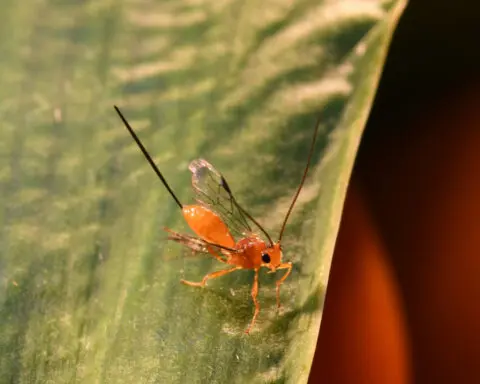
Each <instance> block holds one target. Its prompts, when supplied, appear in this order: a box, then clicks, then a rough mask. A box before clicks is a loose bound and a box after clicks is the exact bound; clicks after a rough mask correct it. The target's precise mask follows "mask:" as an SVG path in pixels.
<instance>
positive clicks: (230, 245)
mask: <svg viewBox="0 0 480 384" xmlns="http://www.w3.org/2000/svg"><path fill="white" fill-rule="evenodd" d="M114 108H115V110H116V111H117V113H118V115H119V116H120V118H121V119H122V121H123V123H124V124H125V126H126V128H127V129H128V131H129V132H130V134H131V135H132V137H133V139H134V140H135V142H136V143H137V145H138V146H139V148H140V149H141V151H142V152H143V155H144V156H145V158H146V159H147V161H148V162H149V163H150V165H151V166H152V168H153V170H154V171H155V173H156V174H157V176H158V177H159V178H160V180H161V181H162V183H163V185H164V186H165V188H166V189H167V191H168V192H169V193H170V195H171V196H172V197H173V199H174V200H175V202H176V203H177V205H178V206H179V207H180V209H181V210H182V213H183V217H184V218H185V220H186V222H187V224H188V226H189V227H190V228H191V229H192V231H193V232H194V233H195V234H196V235H197V236H191V235H187V234H181V233H177V232H174V231H172V230H170V229H168V228H164V229H165V231H167V232H168V233H169V235H168V239H169V240H173V241H176V242H177V243H180V244H183V245H185V246H186V247H188V248H190V249H191V250H192V251H194V252H195V253H204V254H208V255H210V256H213V257H214V258H215V259H217V260H218V261H219V262H221V263H223V264H227V265H229V266H230V268H227V269H223V270H220V271H216V272H212V273H209V274H208V275H206V276H204V278H203V279H202V281H200V282H192V281H186V280H181V282H182V283H183V284H186V285H190V286H193V287H204V286H205V284H206V283H207V281H208V280H210V279H215V278H217V277H220V276H224V275H226V274H228V273H231V272H234V271H236V270H239V269H253V270H254V272H255V276H254V280H253V286H252V292H251V293H252V299H253V303H254V305H255V312H254V314H253V318H252V320H251V322H250V325H249V326H248V328H247V329H246V331H245V333H247V334H248V333H250V330H251V329H252V327H253V325H254V324H255V320H256V319H257V316H258V313H259V312H260V305H259V303H258V300H257V295H258V271H259V270H260V268H261V267H266V268H268V269H270V271H269V272H268V273H274V272H276V271H277V270H278V269H286V272H285V274H284V275H283V276H282V277H281V278H280V279H279V280H277V282H276V295H277V308H280V285H282V283H283V282H284V281H285V279H286V278H287V277H288V275H290V272H291V271H292V263H291V262H282V256H283V254H282V246H281V240H282V236H283V232H284V230H285V226H286V224H287V220H288V217H289V216H290V213H291V212H292V209H293V206H294V205H295V202H296V201H297V198H298V195H299V194H300V191H301V190H302V187H303V184H304V182H305V178H306V177H307V172H308V169H309V167H310V161H311V159H312V154H313V150H314V147H315V141H316V138H317V132H318V127H319V125H320V118H319V119H318V121H317V123H316V125H315V129H314V132H313V138H312V142H311V145H310V151H309V154H308V159H307V164H306V166H305V170H304V171H303V176H302V179H301V181H300V185H299V186H298V189H297V191H296V193H295V195H294V197H293V200H292V202H291V204H290V207H289V208H288V211H287V214H286V215H285V219H284V220H283V224H282V227H281V229H280V234H279V235H278V240H277V241H276V242H274V241H273V240H272V238H271V237H270V235H269V234H268V233H267V231H266V230H265V229H264V228H263V227H262V226H261V225H260V224H259V223H258V221H257V220H255V219H254V218H253V217H252V216H251V215H250V214H249V213H248V212H246V211H245V209H243V208H242V207H241V206H240V205H239V204H238V202H237V200H236V199H235V197H233V194H232V191H231V189H230V187H229V185H228V183H227V181H226V180H225V178H224V177H223V176H222V175H221V174H220V173H219V172H218V171H217V170H216V169H215V168H214V167H213V166H212V165H211V164H210V163H208V162H207V161H206V160H203V159H196V160H193V161H192V162H191V163H190V165H189V167H188V168H189V170H190V171H191V172H192V186H193V190H194V192H195V199H196V201H197V204H192V205H183V204H182V203H181V202H180V200H179V199H178V198H177V196H175V194H174V193H173V191H172V189H171V188H170V186H169V185H168V183H167V181H166V180H165V178H164V177H163V175H162V173H161V172H160V170H159V169H158V167H157V166H156V165H155V163H154V162H153V160H152V158H151V156H150V155H149V153H148V152H147V150H146V149H145V147H144V146H143V144H142V142H141V141H140V140H139V138H138V137H137V135H136V134H135V132H134V131H133V129H132V127H131V126H130V124H129V123H128V121H127V120H126V119H125V117H124V116H123V114H122V113H121V112H120V110H119V109H118V107H116V106H114ZM253 226H254V227H257V228H258V229H259V230H260V231H261V232H262V233H263V235H264V236H265V239H262V238H261V237H260V235H259V234H258V233H256V232H255V231H254V230H253V229H252V227H253Z"/></svg>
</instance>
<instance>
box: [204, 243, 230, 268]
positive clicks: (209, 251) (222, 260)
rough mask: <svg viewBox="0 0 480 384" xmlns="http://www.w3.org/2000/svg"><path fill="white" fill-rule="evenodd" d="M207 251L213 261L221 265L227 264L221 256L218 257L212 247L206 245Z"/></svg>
mask: <svg viewBox="0 0 480 384" xmlns="http://www.w3.org/2000/svg"><path fill="white" fill-rule="evenodd" d="M207 250H208V253H210V255H212V256H213V257H214V258H215V259H217V260H218V261H220V262H221V263H224V264H227V262H226V260H225V259H224V258H223V257H222V256H220V255H219V254H218V253H217V252H215V250H214V249H213V247H210V246H208V245H207Z"/></svg>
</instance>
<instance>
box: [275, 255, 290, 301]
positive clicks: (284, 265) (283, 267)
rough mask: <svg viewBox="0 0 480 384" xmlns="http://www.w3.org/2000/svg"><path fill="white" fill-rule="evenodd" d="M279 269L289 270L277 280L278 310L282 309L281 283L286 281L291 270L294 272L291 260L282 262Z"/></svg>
mask: <svg viewBox="0 0 480 384" xmlns="http://www.w3.org/2000/svg"><path fill="white" fill-rule="evenodd" d="M277 269H288V271H287V272H286V273H285V274H284V275H283V276H282V277H281V278H280V279H278V280H277V282H276V284H277V310H278V309H280V285H282V283H283V282H284V281H285V279H286V278H287V277H288V275H290V272H292V262H291V261H289V262H288V263H282V264H280V265H279V266H278V267H277Z"/></svg>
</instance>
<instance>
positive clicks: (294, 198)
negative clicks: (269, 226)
mask: <svg viewBox="0 0 480 384" xmlns="http://www.w3.org/2000/svg"><path fill="white" fill-rule="evenodd" d="M320 121H321V116H319V117H318V119H317V122H316V124H315V130H314V131H313V139H312V144H311V145H310V152H309V153H308V160H307V165H306V166H305V170H304V171H303V176H302V180H301V181H300V185H299V186H298V189H297V192H296V193H295V196H294V197H293V200H292V203H291V204H290V208H288V212H287V214H286V215H285V219H284V220H283V224H282V229H281V230H280V235H278V242H279V243H280V240H281V239H282V236H283V231H284V230H285V226H286V225H287V220H288V217H289V216H290V213H292V209H293V206H294V205H295V203H296V201H297V199H298V195H299V194H300V191H301V190H302V187H303V184H304V183H305V179H306V177H307V173H308V168H309V167H310V161H311V160H312V155H313V150H314V148H315V141H316V140H317V133H318V127H320Z"/></svg>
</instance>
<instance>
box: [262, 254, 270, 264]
mask: <svg viewBox="0 0 480 384" xmlns="http://www.w3.org/2000/svg"><path fill="white" fill-rule="evenodd" d="M262 261H263V262H264V263H266V264H268V263H270V255H269V254H268V253H264V254H263V255H262Z"/></svg>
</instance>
